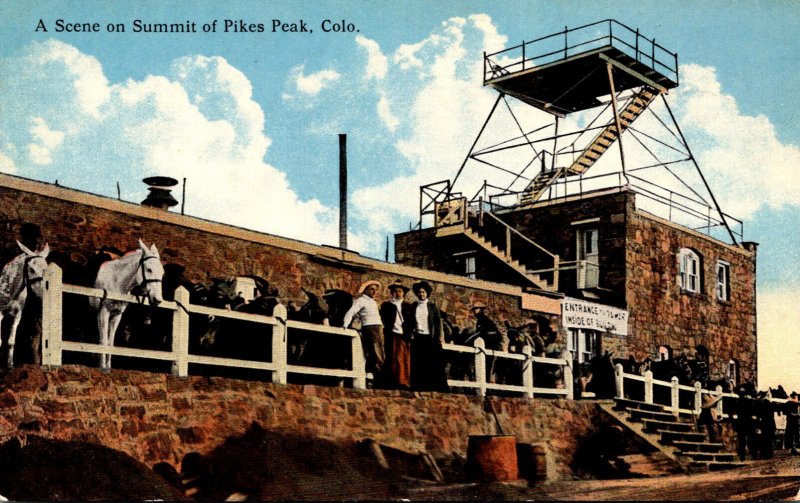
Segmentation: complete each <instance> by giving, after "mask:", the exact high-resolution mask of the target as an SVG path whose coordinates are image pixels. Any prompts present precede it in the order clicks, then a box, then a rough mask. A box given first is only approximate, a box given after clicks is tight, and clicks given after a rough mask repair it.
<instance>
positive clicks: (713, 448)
mask: <svg viewBox="0 0 800 503" xmlns="http://www.w3.org/2000/svg"><path fill="white" fill-rule="evenodd" d="M672 446H673V447H675V448H677V449H679V450H680V451H681V452H708V453H715V452H720V451H721V450H722V449H724V448H725V444H722V443H718V442H717V443H711V442H682V441H674V442H672Z"/></svg>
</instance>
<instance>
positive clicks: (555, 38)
mask: <svg viewBox="0 0 800 503" xmlns="http://www.w3.org/2000/svg"><path fill="white" fill-rule="evenodd" d="M602 47H614V48H616V49H619V50H621V51H622V52H624V53H625V54H627V55H628V56H630V57H632V58H634V59H636V61H638V62H640V63H642V64H644V65H646V66H648V67H650V68H651V69H652V70H655V71H657V72H659V73H661V74H663V75H665V76H666V77H667V78H669V79H670V80H672V81H674V82H675V84H678V83H679V79H678V54H677V53H674V52H671V51H669V50H667V49H666V48H665V47H663V46H661V45H659V44H658V43H656V41H655V39H650V38H647V37H645V36H644V35H642V34H641V33H639V30H638V29H636V30H634V29H632V28H630V27H628V26H626V25H624V24H622V23H620V22H619V21H616V20H614V19H604V20H602V21H596V22H594V23H590V24H586V25H583V26H579V27H577V28H568V27H566V26H565V27H564V30H563V31H560V32H557V33H553V34H550V35H546V36H544V37H540V38H537V39H534V40H530V41H523V42H522V43H521V44H519V45H516V46H514V47H510V48H508V49H504V50H502V51H497V52H493V53H490V54H486V53H484V58H483V59H484V61H483V83H484V84H486V83H487V82H489V81H491V80H493V79H496V78H498V77H500V76H504V75H508V74H513V73H517V72H522V71H525V70H529V69H531V68H534V67H536V66H542V65H546V64H549V63H554V62H557V61H561V60H564V59H568V58H570V57H572V56H575V55H578V54H581V53H584V52H587V51H591V50H593V49H600V48H602Z"/></svg>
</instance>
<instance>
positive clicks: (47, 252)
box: [39, 243, 50, 258]
mask: <svg viewBox="0 0 800 503" xmlns="http://www.w3.org/2000/svg"><path fill="white" fill-rule="evenodd" d="M48 255H50V245H49V244H48V243H45V244H44V248H42V251H40V252H39V256H40V257H42V258H47V256H48Z"/></svg>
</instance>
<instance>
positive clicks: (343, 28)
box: [322, 19, 356, 33]
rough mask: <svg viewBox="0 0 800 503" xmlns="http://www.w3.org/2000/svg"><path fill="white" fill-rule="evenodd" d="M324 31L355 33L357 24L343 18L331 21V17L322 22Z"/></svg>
mask: <svg viewBox="0 0 800 503" xmlns="http://www.w3.org/2000/svg"><path fill="white" fill-rule="evenodd" d="M322 31H324V32H331V31H332V32H336V33H353V32H354V31H356V25H354V24H353V23H348V22H347V20H345V19H342V20H341V21H331V20H330V19H326V20H325V21H323V22H322Z"/></svg>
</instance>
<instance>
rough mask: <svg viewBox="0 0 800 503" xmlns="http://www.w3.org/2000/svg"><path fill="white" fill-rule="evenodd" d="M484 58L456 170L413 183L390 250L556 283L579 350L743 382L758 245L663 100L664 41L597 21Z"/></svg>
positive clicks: (674, 80)
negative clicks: (703, 365) (467, 140)
mask: <svg viewBox="0 0 800 503" xmlns="http://www.w3.org/2000/svg"><path fill="white" fill-rule="evenodd" d="M562 42H563V47H561V46H560V44H561V43H562ZM554 47H555V48H557V50H554ZM483 59H484V62H483V63H484V64H483V68H484V78H483V83H484V86H486V87H489V88H491V89H493V90H495V91H497V92H498V96H497V100H496V101H495V105H494V107H493V108H492V109H491V111H490V112H489V116H488V117H487V118H486V121H485V122H484V124H483V126H482V127H481V128H480V130H479V132H478V135H477V137H476V138H475V141H474V142H473V144H472V147H471V149H470V151H469V153H468V154H467V156H466V159H465V160H464V162H463V163H462V165H461V166H460V167H459V169H458V172H457V173H456V175H455V177H454V178H453V179H452V180H444V181H440V182H434V183H430V184H428V185H425V186H422V187H421V188H420V221H419V225H418V228H417V229H415V230H412V231H409V232H404V233H401V234H397V235H396V239H395V257H396V260H397V262H398V263H402V264H407V265H413V266H417V267H421V268H426V269H433V270H437V271H442V272H447V273H451V274H462V275H465V276H469V277H474V278H478V279H483V280H488V281H497V282H501V283H506V284H514V285H519V286H520V287H522V288H524V289H527V290H529V291H549V292H556V293H559V294H562V295H564V300H563V302H562V330H561V336H562V337H563V339H564V341H563V342H565V343H566V345H567V346H568V347H569V348H570V350H571V351H572V352H573V356H574V357H575V358H576V359H577V360H578V361H579V362H582V361H584V360H585V359H587V358H589V356H590V355H592V354H603V352H604V351H605V350H609V351H613V353H614V357H615V358H628V357H629V356H633V357H634V358H636V359H637V360H639V361H641V360H642V359H644V358H648V357H649V358H652V359H654V360H662V359H668V358H673V357H674V356H677V355H678V354H681V353H684V354H687V357H688V358H692V359H693V358H695V353H696V352H698V351H699V353H700V355H701V357H704V356H703V355H705V354H707V355H708V356H709V357H710V362H709V364H710V373H711V377H712V378H713V377H714V376H716V378H723V377H728V378H730V379H731V380H733V381H735V382H739V381H743V380H746V379H752V380H755V379H756V370H757V369H756V247H757V245H756V244H755V243H751V242H746V241H744V239H743V238H744V236H743V232H742V231H741V222H740V221H738V220H736V219H735V218H733V217H731V216H730V215H727V214H725V213H724V212H723V211H722V209H721V208H720V206H719V204H718V202H717V200H716V198H715V197H714V194H713V192H712V190H711V187H710V186H709V183H708V181H707V180H706V178H705V177H704V175H703V173H702V171H701V170H700V166H699V165H698V164H697V161H696V159H695V158H694V156H693V155H692V153H691V149H690V148H689V145H688V143H687V141H686V138H685V137H684V135H683V133H682V132H681V129H680V126H679V124H678V121H677V120H676V118H675V115H674V113H673V112H672V109H671V108H670V106H669V103H668V101H667V99H666V95H667V94H668V93H669V91H670V90H671V89H673V88H676V87H677V86H678V84H679V75H678V56H677V54H675V53H672V52H670V51H669V50H667V49H665V48H664V47H663V46H661V45H659V44H658V43H656V42H655V40H654V39H649V38H647V37H645V36H644V35H643V34H642V33H641V32H640V31H639V30H638V29H637V30H634V29H631V28H629V27H627V26H625V25H623V24H622V23H618V22H616V21H614V20H604V21H599V22H596V23H591V24H588V25H585V26H581V27H579V28H575V29H568V28H565V30H564V31H563V32H559V33H555V34H552V35H548V36H544V37H540V38H537V39H535V40H533V41H530V42H523V43H522V44H521V45H518V46H514V47H510V48H507V49H504V50H502V51H498V52H496V53H492V54H486V53H484V55H483ZM509 98H513V99H509ZM501 103H502V105H501ZM512 105H514V106H512ZM515 107H516V110H518V111H519V112H521V113H518V112H515ZM501 112H502V113H505V114H506V116H505V117H500V116H499V115H498V114H500V113H501ZM523 114H527V115H528V117H530V118H533V119H535V120H532V121H530V123H528V122H526V121H525V120H524V119H526V117H525V116H524V115H523ZM548 121H550V123H549V124H548ZM595 166H596V167H595ZM590 169H591V170H592V171H591V172H589V170H590ZM461 175H465V176H461ZM467 175H468V176H467ZM465 178H466V180H465ZM480 179H483V185H482V186H477V184H478V183H479V180H480ZM476 188H477V189H478V190H477V191H476ZM472 193H474V194H475V195H474V196H473V197H471V198H470V197H467V196H469V194H472ZM428 223H430V225H429V226H427V228H426V225H427V224H428ZM423 224H425V225H423ZM737 224H738V226H737Z"/></svg>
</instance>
